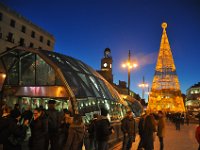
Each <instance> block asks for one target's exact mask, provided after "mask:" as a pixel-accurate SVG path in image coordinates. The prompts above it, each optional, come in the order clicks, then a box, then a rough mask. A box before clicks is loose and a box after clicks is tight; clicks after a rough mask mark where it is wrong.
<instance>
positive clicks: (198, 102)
mask: <svg viewBox="0 0 200 150" xmlns="http://www.w3.org/2000/svg"><path fill="white" fill-rule="evenodd" d="M185 107H186V108H187V111H194V112H195V111H196V112H198V111H200V82H198V83H197V84H194V85H193V86H191V87H190V88H189V89H187V92H186V99H185Z"/></svg>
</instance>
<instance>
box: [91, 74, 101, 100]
mask: <svg viewBox="0 0 200 150" xmlns="http://www.w3.org/2000/svg"><path fill="white" fill-rule="evenodd" d="M89 79H90V81H91V84H90V85H91V87H92V89H93V92H94V93H95V97H102V96H101V93H100V90H99V87H98V85H97V83H96V81H95V79H94V77H92V76H89Z"/></svg>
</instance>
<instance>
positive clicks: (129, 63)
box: [122, 50, 138, 95]
mask: <svg viewBox="0 0 200 150" xmlns="http://www.w3.org/2000/svg"><path fill="white" fill-rule="evenodd" d="M137 66H138V65H137V64H136V63H132V62H131V52H130V50H129V52H128V61H127V62H126V63H123V64H122V67H123V68H128V95H130V74H131V69H133V68H136V67H137Z"/></svg>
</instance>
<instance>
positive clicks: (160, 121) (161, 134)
mask: <svg viewBox="0 0 200 150" xmlns="http://www.w3.org/2000/svg"><path fill="white" fill-rule="evenodd" d="M158 117H159V119H158V132H157V135H158V138H159V142H160V150H163V148H164V142H163V138H164V136H165V126H166V122H165V117H164V114H163V112H162V111H159V112H158Z"/></svg>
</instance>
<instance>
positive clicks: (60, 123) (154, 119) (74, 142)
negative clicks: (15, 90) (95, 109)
mask: <svg viewBox="0 0 200 150" xmlns="http://www.w3.org/2000/svg"><path fill="white" fill-rule="evenodd" d="M55 103H56V102H55V101H54V100H50V101H49V102H48V109H47V110H45V109H44V108H43V107H39V108H35V109H34V110H31V107H30V106H27V108H26V109H25V110H24V111H23V112H21V111H20V109H19V104H15V107H14V109H12V108H11V107H9V106H7V105H4V106H3V107H2V109H1V112H0V114H1V118H0V150H82V149H83V148H84V149H85V150H108V148H109V145H108V144H109V137H110V136H111V135H112V134H113V133H114V132H115V130H114V128H113V127H112V125H111V123H110V121H109V119H108V118H107V115H108V110H107V109H105V108H101V110H100V112H101V113H100V114H93V119H92V120H91V121H90V123H89V124H87V125H86V124H84V123H83V120H82V117H81V116H80V115H78V114H72V113H71V112H70V111H69V110H67V109H64V110H63V111H62V113H61V112H59V111H58V110H56V109H55ZM167 117H168V118H169V119H170V120H172V121H174V122H175V120H178V119H175V118H177V115H174V116H167ZM172 118H173V119H172ZM165 126H166V123H165V114H164V113H163V112H162V111H159V112H158V113H157V114H143V115H142V116H141V117H140V119H139V122H138V121H136V119H135V118H134V116H133V113H132V111H127V113H126V115H125V117H124V118H123V119H122V120H121V131H122V133H123V144H122V150H131V148H132V143H133V142H135V138H136V134H137V132H138V134H139V136H140V141H139V144H138V147H137V149H138V150H142V149H145V150H153V149H154V140H155V136H158V139H159V142H160V150H163V149H164V137H165ZM27 131H30V133H31V134H30V136H29V134H27V133H28V132H27ZM86 137H87V139H86ZM196 138H197V141H198V142H199V141H200V140H199V139H200V127H199V128H197V130H196ZM25 143H27V144H25ZM24 145H25V146H24Z"/></svg>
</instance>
